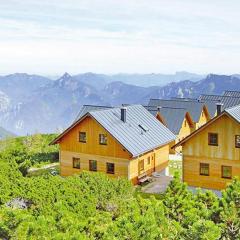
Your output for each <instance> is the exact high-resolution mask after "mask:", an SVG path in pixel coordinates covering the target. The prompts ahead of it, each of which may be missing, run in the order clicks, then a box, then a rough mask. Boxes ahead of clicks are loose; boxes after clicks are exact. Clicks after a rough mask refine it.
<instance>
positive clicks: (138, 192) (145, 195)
mask: <svg viewBox="0 0 240 240" xmlns="http://www.w3.org/2000/svg"><path fill="white" fill-rule="evenodd" d="M134 196H135V197H137V196H141V197H142V198H144V199H149V198H151V197H155V198H156V199H158V200H162V199H163V198H164V194H163V193H145V192H142V187H141V186H137V187H136V190H135V193H134Z"/></svg>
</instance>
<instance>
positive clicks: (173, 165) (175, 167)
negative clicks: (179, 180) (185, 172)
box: [169, 160, 182, 177]
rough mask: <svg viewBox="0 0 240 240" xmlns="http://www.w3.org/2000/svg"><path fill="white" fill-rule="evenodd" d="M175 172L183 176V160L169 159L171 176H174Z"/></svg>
mask: <svg viewBox="0 0 240 240" xmlns="http://www.w3.org/2000/svg"><path fill="white" fill-rule="evenodd" d="M175 173H178V174H179V176H180V177H182V161H175V160H170V161H169V174H170V176H174V174H175Z"/></svg>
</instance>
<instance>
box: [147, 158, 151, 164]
mask: <svg viewBox="0 0 240 240" xmlns="http://www.w3.org/2000/svg"><path fill="white" fill-rule="evenodd" d="M147 162H148V165H149V164H150V163H151V158H150V157H148V160H147Z"/></svg>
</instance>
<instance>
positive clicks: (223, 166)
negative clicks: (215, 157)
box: [221, 165, 232, 179]
mask: <svg viewBox="0 0 240 240" xmlns="http://www.w3.org/2000/svg"><path fill="white" fill-rule="evenodd" d="M225 167H227V168H230V170H231V171H230V172H231V176H230V177H226V176H224V175H223V169H224V168H225ZM221 175H222V178H225V179H232V166H226V165H222V166H221Z"/></svg>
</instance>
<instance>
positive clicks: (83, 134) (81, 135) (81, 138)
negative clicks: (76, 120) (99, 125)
mask: <svg viewBox="0 0 240 240" xmlns="http://www.w3.org/2000/svg"><path fill="white" fill-rule="evenodd" d="M79 142H82V143H86V142H87V137H86V132H79Z"/></svg>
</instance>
